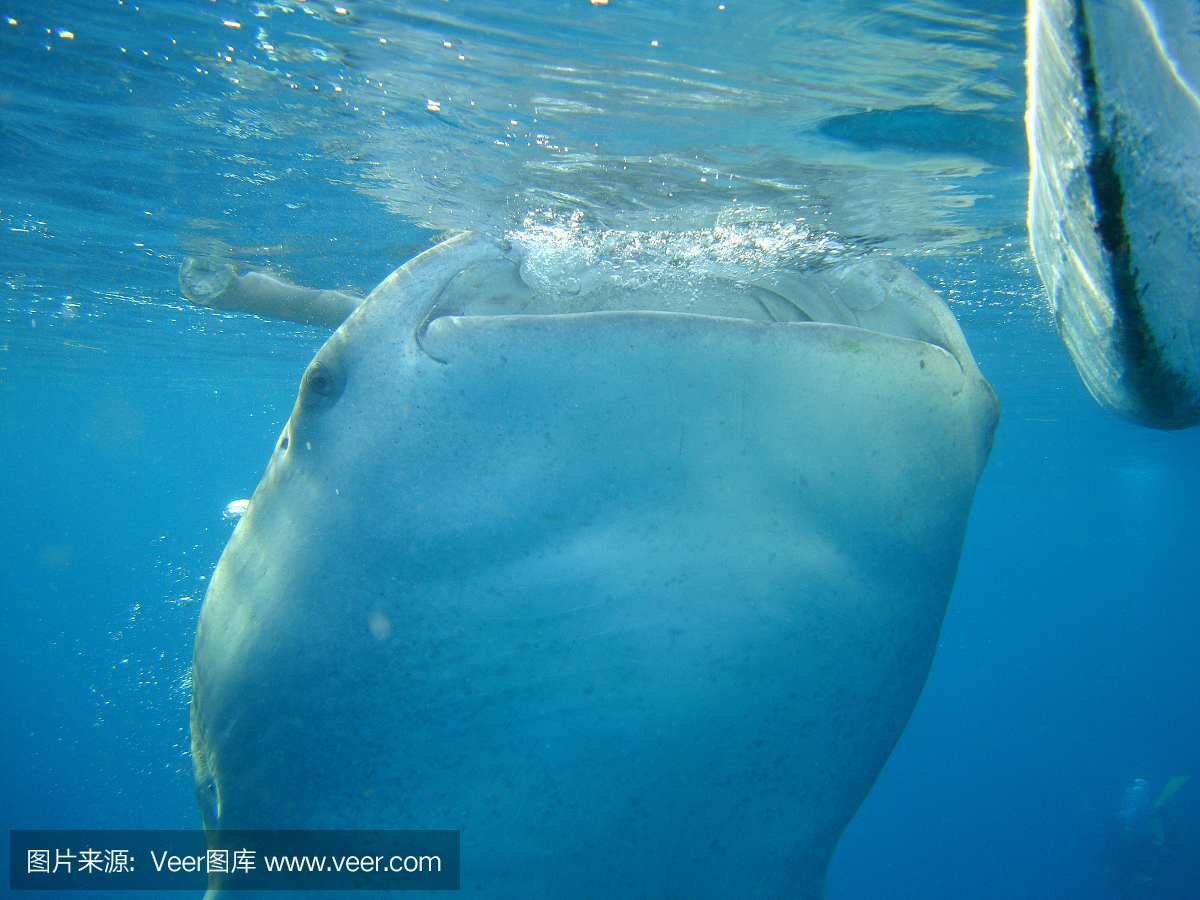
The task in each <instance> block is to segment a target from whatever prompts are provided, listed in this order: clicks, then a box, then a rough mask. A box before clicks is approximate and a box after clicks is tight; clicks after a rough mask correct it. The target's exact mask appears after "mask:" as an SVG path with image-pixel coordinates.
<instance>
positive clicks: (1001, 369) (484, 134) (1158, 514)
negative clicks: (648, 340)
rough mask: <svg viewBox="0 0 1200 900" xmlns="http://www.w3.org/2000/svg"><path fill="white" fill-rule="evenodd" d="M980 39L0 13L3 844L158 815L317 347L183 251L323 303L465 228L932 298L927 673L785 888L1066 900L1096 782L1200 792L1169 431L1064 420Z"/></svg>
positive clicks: (951, 9) (272, 6) (1187, 564)
mask: <svg viewBox="0 0 1200 900" xmlns="http://www.w3.org/2000/svg"><path fill="white" fill-rule="evenodd" d="M1023 15H1024V10H1023V8H1022V7H1021V5H1020V4H1018V3H1013V2H975V3H963V4H953V3H941V2H935V0H903V2H902V0H895V2H887V0H878V2H854V0H821V2H796V0H791V2H785V0H741V2H739V0H726V2H725V3H724V4H721V3H719V2H716V0H704V2H699V0H676V2H662V0H658V2H654V0H607V2H598V0H591V2H589V0H560V2H556V0H545V2H541V0H517V2H495V0H488V2H466V0H420V2H393V3H384V2H365V0H362V2H356V0H342V2H341V3H329V2H324V0H304V2H301V0H280V2H276V3H253V2H231V0H187V2H185V0H173V2H167V0H157V2H155V0H151V2H134V0H78V2H54V3H30V2H25V0H20V2H11V0H0V478H3V494H2V495H3V496H4V497H5V498H6V500H5V504H4V507H5V511H6V527H5V529H3V531H2V532H0V591H2V593H3V603H2V607H3V608H2V611H0V616H3V634H4V637H3V641H4V651H3V653H2V654H0V657H3V666H4V668H3V678H4V682H5V684H6V685H7V686H8V687H7V688H6V690H5V691H4V692H3V695H2V696H3V699H2V700H0V710H2V711H3V714H2V715H0V734H3V742H2V744H0V753H3V759H4V761H5V765H3V766H0V772H3V775H2V776H0V778H2V779H3V782H2V783H3V788H2V789H0V790H2V793H3V795H4V796H5V797H7V798H9V799H8V802H7V803H6V804H5V813H4V821H5V823H6V826H5V827H10V828H22V827H41V826H45V827H90V826H100V827H191V826H193V825H194V824H196V823H197V822H198V816H197V814H196V813H195V811H194V803H193V800H192V797H191V790H192V789H191V784H190V765H191V764H190V760H189V758H188V755H187V701H188V697H189V692H190V683H189V681H188V678H189V675H188V666H189V662H190V654H191V640H192V633H193V630H194V627H195V618H196V614H197V611H198V606H199V602H198V601H199V598H201V597H202V596H203V592H204V588H205V585H206V579H207V576H208V574H209V572H210V571H211V568H212V566H213V565H214V564H215V561H216V559H217V556H218V555H219V553H220V550H221V547H222V546H223V544H224V542H225V540H226V539H227V537H228V533H229V525H228V524H227V523H226V522H224V521H222V518H221V511H222V509H223V508H224V507H225V505H226V504H227V503H229V502H230V501H231V500H234V499H237V498H239V497H245V496H248V495H249V492H251V491H252V490H253V488H254V485H255V483H256V482H257V479H258V477H259V474H260V473H261V471H262V468H263V466H264V465H265V462H266V459H267V457H268V455H269V452H270V447H271V445H272V442H273V440H274V438H275V437H276V435H277V434H278V430H279V427H280V426H281V424H282V422H283V421H284V420H285V419H286V417H287V414H288V410H289V409H290V407H291V403H292V401H293V399H294V397H295V391H296V384H297V382H298V380H299V376H300V374H301V372H302V371H303V368H304V366H305V365H306V364H307V362H308V360H309V359H310V358H311V355H312V353H313V351H314V350H315V349H316V347H318V346H319V345H320V344H321V343H322V341H323V340H324V337H325V335H324V334H322V333H321V332H319V331H318V330H315V329H302V328H298V327H295V326H290V325H286V324H281V323H274V322H265V321H261V320H256V319H253V318H251V317H247V316H238V315H231V314H222V313H217V312H213V311H208V310H200V309H196V308H193V307H191V306H189V305H188V304H187V303H186V302H185V301H184V300H183V299H182V298H181V296H180V294H179V291H178V283H177V271H178V267H179V263H180V260H181V259H182V258H183V257H184V256H187V255H207V256H215V257H220V258H227V259H231V260H233V261H235V262H236V263H237V264H238V265H240V266H244V267H254V268H258V269H261V270H269V271H274V272H276V273H278V274H281V275H284V276H286V277H288V278H290V279H292V280H294V281H296V282H298V283H303V284H312V285H319V286H322V287H340V288H342V289H345V290H350V291H356V292H359V293H365V292H366V291H368V290H370V289H371V287H373V286H374V285H375V284H376V283H377V282H378V281H379V280H381V279H382V278H383V277H384V276H386V275H387V273H388V272H389V271H391V269H392V268H394V267H395V266H396V265H398V264H399V263H400V262H403V261H404V260H405V259H407V258H408V257H410V256H411V255H413V254H414V253H416V252H418V251H420V250H421V249H424V248H425V247H427V246H429V244H430V243H431V242H432V241H433V240H435V239H436V238H437V237H438V236H439V235H440V234H442V233H444V232H446V231H449V230H456V229H461V228H467V227H471V228H479V229H483V230H487V231H490V232H492V233H495V234H507V233H516V234H519V235H520V236H521V239H522V241H523V242H524V243H526V244H527V245H529V246H535V247H536V246H538V245H539V244H540V245H542V246H547V247H549V246H561V245H570V246H574V247H577V248H587V247H595V246H598V245H604V246H606V247H609V248H612V247H617V248H621V249H622V252H623V254H624V255H625V256H626V257H629V258H635V262H636V264H637V265H638V266H641V267H643V268H644V269H645V270H646V271H647V272H648V273H650V274H653V269H654V268H655V265H656V262H657V261H659V260H661V259H667V258H673V259H690V258H701V257H703V256H704V254H705V253H709V252H716V251H714V250H713V248H714V247H717V248H719V250H720V252H722V253H736V254H743V255H744V259H745V261H746V263H747V264H748V265H761V264H764V263H770V264H773V265H774V264H778V265H787V264H789V263H794V264H802V263H804V262H805V261H807V260H811V259H812V258H814V256H820V255H823V254H825V255H828V254H837V255H853V254H857V253H862V252H864V251H866V250H869V249H875V250H879V251H881V252H884V253H888V254H891V255H893V256H894V257H895V258H897V259H898V260H900V261H901V262H903V263H904V264H905V265H908V266H910V267H911V268H913V269H914V270H915V271H917V272H918V274H920V275H921V276H922V277H923V278H925V279H926V280H927V281H929V282H930V283H931V284H932V285H933V286H934V287H935V288H936V289H938V290H940V291H942V292H943V295H944V296H946V297H947V299H948V300H949V301H950V303H951V306H952V308H953V309H954V311H955V313H956V315H958V316H959V319H960V321H961V323H962V325H963V329H964V331H965V332H966V335H967V338H968V340H969V341H970V343H971V346H972V349H973V350H974V352H975V355H976V357H977V358H978V361H979V363H980V366H981V368H982V369H983V371H984V373H985V374H986V375H987V376H988V378H989V379H990V380H991V382H992V384H993V386H994V387H995V388H996V391H997V394H998V395H999V397H1000V399H1001V403H1002V405H1003V408H1004V412H1003V418H1002V422H1001V426H1000V432H999V434H998V437H997V443H996V449H995V452H994V454H993V457H992V460H991V463H990V465H989V468H988V471H987V472H986V473H985V475H984V479H983V483H982V484H981V486H980V489H979V493H978V496H977V500H976V504H975V508H974V511H973V516H972V524H971V530H970V533H969V535H968V540H967V546H966V549H965V552H964V557H963V563H962V568H961V571H960V577H959V581H958V586H957V588H956V592H955V597H954V599H953V600H952V602H951V606H950V613H949V616H948V618H947V622H946V627H945V630H944V632H943V641H942V645H941V649H940V651H939V656H938V659H937V661H936V663H935V665H934V669H933V672H932V675H931V677H930V681H929V684H928V685H927V688H926V691H925V694H924V696H923V699H922V701H921V703H920V705H919V706H918V708H917V712H916V714H915V716H914V718H913V721H912V723H911V724H910V726H909V729H908V731H907V732H906V734H905V737H904V738H903V740H902V741H901V743H900V745H899V747H898V748H897V750H896V752H895V753H894V754H893V757H892V760H891V762H890V763H889V765H888V768H887V769H886V770H885V772H884V774H883V776H882V777H881V779H880V781H879V783H878V785H877V786H876V789H875V791H874V792H873V793H872V795H871V797H870V798H869V799H868V801H867V803H866V805H865V806H864V808H863V810H862V811H861V813H860V814H859V816H858V818H857V819H856V820H855V822H854V823H853V825H852V826H851V828H850V830H849V831H848V832H847V834H846V837H845V838H844V840H843V842H842V845H841V847H840V848H839V851H838V855H837V856H836V857H835V859H834V865H833V869H832V870H831V875H830V884H829V897H830V898H831V900H841V898H854V897H873V898H886V897H913V898H935V897H945V898H951V897H962V896H976V897H997V898H1000V897H1004V898H1012V897H1035V896H1036V897H1042V896H1054V897H1081V898H1082V897H1103V896H1109V895H1108V894H1106V893H1105V892H1106V891H1107V890H1108V887H1107V886H1106V885H1105V883H1104V881H1103V878H1102V877H1101V875H1100V871H1099V862H1098V851H1097V849H1096V845H1097V841H1098V838H1097V835H1098V834H1099V833H1100V831H1101V830H1102V829H1103V827H1104V825H1105V823H1106V822H1107V821H1108V819H1109V818H1110V817H1111V816H1112V813H1113V811H1114V810H1115V809H1116V808H1117V806H1118V805H1119V803H1120V798H1121V792H1122V791H1123V789H1124V787H1125V786H1126V785H1127V783H1128V782H1129V781H1130V780H1131V779H1132V778H1134V777H1146V778H1148V779H1150V780H1151V781H1152V782H1154V781H1157V783H1159V784H1161V783H1163V782H1165V780H1166V779H1167V778H1169V777H1171V776H1173V775H1177V774H1184V773H1191V772H1196V770H1197V769H1200V761H1198V759H1197V756H1196V747H1197V746H1200V741H1197V737H1198V735H1197V731H1196V725H1195V723H1196V722H1197V721H1198V719H1197V713H1198V712H1200V710H1198V708H1197V706H1198V703H1197V696H1198V690H1197V689H1198V688H1200V675H1198V673H1197V669H1196V667H1195V662H1194V661H1195V659H1196V658H1200V614H1198V612H1197V605H1196V603H1195V599H1196V598H1197V597H1200V575H1198V566H1197V562H1196V555H1195V541H1194V538H1192V537H1189V535H1191V534H1194V519H1195V510H1196V509H1197V508H1198V506H1200V502H1198V501H1200V469H1198V464H1197V460H1198V459H1200V454H1198V451H1200V442H1198V441H1200V439H1198V438H1197V435H1196V434H1195V433H1194V432H1184V433H1174V434H1163V433H1157V432H1150V431H1146V430H1142V429H1138V428H1136V427H1135V426H1132V425H1128V424H1126V423H1123V422H1121V421H1118V420H1116V419H1114V418H1111V417H1110V416H1108V415H1107V414H1106V413H1104V412H1102V411H1101V410H1100V409H1099V408H1098V407H1097V406H1096V405H1095V404H1094V403H1093V402H1092V400H1091V399H1090V398H1089V397H1088V396H1087V394H1086V391H1085V390H1084V389H1083V387H1082V386H1081V384H1080V383H1079V380H1078V378H1077V377H1076V375H1075V373H1074V370H1073V368H1072V367H1071V365H1070V362H1069V360H1068V359H1067V356H1066V353H1065V351H1064V350H1063V348H1062V346H1061V343H1060V342H1059V340H1058V338H1057V336H1056V335H1055V334H1054V331H1053V323H1052V322H1051V321H1050V318H1049V315H1048V314H1047V313H1046V312H1045V305H1044V299H1043V297H1042V294H1041V287H1040V285H1039V284H1038V283H1037V282H1036V279H1035V278H1034V277H1033V276H1032V275H1031V265H1030V262H1029V256H1028V241H1027V237H1026V234H1025V225H1024V214H1025V212H1024V205H1025V191H1026V178H1027V164H1026V157H1025V145H1024V125H1023V121H1022V115H1023V111H1024V71H1023V44H1024V30H1023V29H1024V22H1023ZM626 251H627V252H626ZM635 251H636V252H635ZM1197 774H1200V773H1197Z"/></svg>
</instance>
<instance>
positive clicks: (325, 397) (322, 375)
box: [300, 360, 345, 410]
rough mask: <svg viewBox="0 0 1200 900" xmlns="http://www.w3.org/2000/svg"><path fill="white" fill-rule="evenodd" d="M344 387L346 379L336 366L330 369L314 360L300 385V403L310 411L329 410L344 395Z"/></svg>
mask: <svg viewBox="0 0 1200 900" xmlns="http://www.w3.org/2000/svg"><path fill="white" fill-rule="evenodd" d="M344 387H345V379H344V377H343V375H342V373H341V371H340V370H339V368H338V367H337V366H336V365H335V366H333V367H330V366H328V365H326V364H325V363H323V362H321V361H319V360H314V361H313V363H312V364H311V365H310V366H309V367H308V371H307V372H305V373H304V380H303V381H302V382H301V383H300V401H301V403H302V404H303V405H304V406H305V407H307V408H308V409H312V410H323V409H329V407H331V406H333V404H334V403H336V402H337V399H338V397H340V396H341V395H342V388H344Z"/></svg>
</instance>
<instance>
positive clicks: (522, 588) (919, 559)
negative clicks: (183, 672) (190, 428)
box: [192, 234, 998, 898]
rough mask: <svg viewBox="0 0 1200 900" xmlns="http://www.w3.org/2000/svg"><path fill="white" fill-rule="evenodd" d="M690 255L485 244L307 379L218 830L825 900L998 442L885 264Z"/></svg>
mask: <svg viewBox="0 0 1200 900" xmlns="http://www.w3.org/2000/svg"><path fill="white" fill-rule="evenodd" d="M678 249H679V248H678V247H675V249H674V250H673V249H672V247H670V246H666V247H650V248H646V247H642V248H641V249H636V248H631V247H629V246H627V245H622V246H621V247H615V245H611V244H608V245H606V244H605V243H604V242H597V243H595V244H593V245H590V246H588V247H584V248H581V247H579V246H572V247H554V246H549V245H547V244H544V243H543V244H541V245H538V244H537V243H536V241H533V240H532V239H531V240H527V241H526V243H525V244H522V243H520V242H519V241H498V240H495V239H492V238H489V237H486V236H483V235H479V234H463V235H459V236H457V237H454V238H451V239H450V240H448V241H446V242H444V243H442V244H440V245H438V246H436V247H434V248H433V249H431V250H429V251H427V252H426V253H424V254H422V255H421V256H419V257H417V258H416V259H414V260H413V261H411V262H410V263H408V264H407V265H405V266H403V267H402V268H401V269H399V270H397V271H396V272H395V273H393V275H391V276H390V277H389V278H388V279H387V280H386V281H384V282H383V283H382V284H381V285H380V286H379V287H378V288H377V289H376V290H375V291H374V292H373V293H372V294H371V296H370V297H369V298H368V299H367V301H366V302H365V303H363V305H362V306H361V307H360V308H359V309H358V310H357V311H356V312H355V313H354V314H353V315H351V316H350V318H349V319H347V321H346V322H345V323H344V324H343V325H342V327H341V328H340V329H339V330H338V331H337V332H336V333H335V334H334V335H333V337H331V338H330V339H329V341H328V342H327V343H326V344H325V346H324V347H322V349H321V350H320V351H319V352H318V353H317V355H316V357H315V359H314V360H313V362H312V363H311V364H310V365H309V367H308V369H307V371H306V372H305V374H304V377H303V379H302V381H301V385H300V391H299V396H298V398H297V401H296V405H295V408H294V409H293V411H292V414H291V417H290V419H289V420H288V423H287V425H286V427H285V428H284V430H283V433H282V435H281V436H280V439H279V441H278V444H277V445H276V447H275V450H274V453H273V454H272V457H271V460H270V463H269V464H268V466H267V470H266V473H265V474H264V476H263V478H262V481H261V483H260V484H259V486H258V489H257V490H256V491H255V493H254V496H253V498H252V500H251V502H250V504H249V506H248V507H247V509H246V511H245V513H244V515H243V516H242V518H241V520H240V522H239V523H238V526H237V528H236V530H235V531H234V533H233V536H232V538H231V539H230V541H229V545H228V546H227V548H226V550H225V552H224V554H223V556H222V558H221V561H220V563H219V565H218V567H217V570H216V572H215V574H214V576H213V578H212V582H211V586H210V588H209V591H208V594H207V597H206V599H205V603H204V607H203V610H202V613H201V619H200V625H199V631H198V634H197V639H196V649H195V658H194V697H193V707H192V733H193V751H194V760H195V770H196V780H197V793H198V796H199V798H200V804H201V808H202V810H203V815H204V820H205V824H206V826H207V827H208V828H209V829H211V830H229V829H241V828H270V829H281V828H282V829H316V828H330V829H336V828H356V829H364V828H371V829H455V830H459V831H460V832H461V841H462V886H463V888H464V889H469V890H471V891H473V892H474V893H475V894H476V895H478V896H481V897H497V898H499V897H539V896H568V895H570V896H575V897H581V898H589V897H596V898H600V897H604V898H609V897H612V896H615V895H618V894H620V895H627V896H638V897H645V898H652V897H677V896H687V897H693V898H700V897H727V896H732V895H739V896H740V895H742V894H764V895H770V896H778V895H784V894H787V895H789V896H796V897H818V896H820V894H821V891H822V885H823V881H824V873H825V869H826V867H827V865H828V862H829V859H830V856H831V855H832V853H833V850H834V847H835V845H836V843H837V840H838V838H839V836H840V835H841V832H842V830H843V829H844V828H845V826H846V824H847V823H848V822H849V820H850V818H851V817H852V816H853V814H854V812H855V810H856V809H857V808H858V806H859V804H860V803H861V802H862V800H863V799H864V797H865V796H866V794H867V792H868V791H869V789H870V787H871V785H872V783H873V782H874V780H875V778H876V776H877V775H878V773H879V771H880V769H881V768H882V766H883V764H884V762H885V761H886V759H887V757H888V754H889V753H890V751H891V749H892V747H893V746H894V744H895V742H896V740H897V739H898V737H899V735H900V733H901V731H902V730H903V728H904V725H905V723H906V722H907V720H908V717H909V714H910V712H911V710H912V708H913V705H914V704H915V702H916V700H917V697H918V695H919V693H920V690H921V687H922V685H923V684H924V681H925V677H926V674H927V672H928V669H929V665H930V662H931V660H932V656H933V652H934V648H935V645H936V640H937V635H938V631H939V628H940V625H941V621H942V616H943V613H944V610H945V607H946V603H947V600H948V598H949V596H950V592H951V588H952V586H953V582H954V576H955V572H956V569H957V565H958V559H959V554H960V552H961V547H962V542H963V536H964V531H965V528H966V524H967V518H968V513H969V510H970V505H971V499H972V496H973V493H974V490H975V486H976V483H977V481H978V478H979V476H980V473H981V471H982V468H983V466H984V463H985V461H986V459H987V456H988V453H989V450H990V447H991V441H992V435H993V432H994V429H995V425H996V421H997V414H998V408H997V404H996V400H995V397H994V395H993V393H992V391H991V389H990V388H989V387H988V385H987V383H986V381H985V380H984V379H983V377H982V376H981V375H980V373H979V370H978V368H977V367H976V365H975V362H974V360H973V359H972V358H971V355H970V351H969V350H968V349H967V345H966V342H965V341H964V339H963V336H962V333H961V331H960V330H959V328H958V326H957V324H956V323H955V321H954V318H953V316H952V315H951V314H950V311H949V310H948V308H947V307H946V306H945V304H944V303H943V302H942V301H941V300H940V298H938V297H937V295H936V294H934V293H933V292H932V291H931V290H930V289H929V288H928V287H927V286H925V285H924V283H923V282H921V281H920V280H919V279H917V278H916V277H915V276H914V275H912V274H911V273H910V272H908V271H907V270H904V269H903V268H902V267H900V266H898V265H896V264H895V263H893V262H891V261H889V260H887V259H883V258H875V257H861V256H857V257H854V258H846V259H835V260H823V261H821V262H819V263H814V264H813V265H811V266H809V267H807V268H798V269H784V268H771V267H763V266H761V265H758V264H756V263H755V262H754V260H753V259H751V260H750V261H747V259H746V257H745V255H744V254H740V253H731V254H727V255H725V256H721V255H720V254H719V253H717V254H715V255H714V253H708V252H707V251H705V252H704V253H700V254H695V255H694V256H693V257H692V258H690V260H688V261H687V264H680V265H674V264H672V263H671V260H672V253H674V252H675V251H676V250H678ZM693 249H695V248H693ZM709 249H712V248H709ZM635 250H636V252H635ZM618 251H619V252H618ZM639 253H640V254H642V256H641V257H639V256H638V254H639ZM640 260H642V261H644V260H649V261H650V262H651V263H652V265H650V266H649V267H647V266H643V265H642V262H641V261H640ZM647 272H652V273H654V274H653V275H650V276H648V275H647V274H646V273H647ZM213 887H214V890H216V889H218V888H219V887H220V885H219V883H217V882H214V884H213Z"/></svg>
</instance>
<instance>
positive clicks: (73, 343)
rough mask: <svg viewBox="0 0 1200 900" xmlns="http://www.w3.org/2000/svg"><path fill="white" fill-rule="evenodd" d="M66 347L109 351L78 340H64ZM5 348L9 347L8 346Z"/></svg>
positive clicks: (102, 351)
mask: <svg viewBox="0 0 1200 900" xmlns="http://www.w3.org/2000/svg"><path fill="white" fill-rule="evenodd" d="M63 346H64V347H75V348H76V349H79V350H99V351H100V352H101V353H107V352H108V351H107V350H105V349H104V348H103V347H93V346H92V345H91V344H81V343H79V342H78V341H63ZM5 349H8V348H7V347H6V348H5Z"/></svg>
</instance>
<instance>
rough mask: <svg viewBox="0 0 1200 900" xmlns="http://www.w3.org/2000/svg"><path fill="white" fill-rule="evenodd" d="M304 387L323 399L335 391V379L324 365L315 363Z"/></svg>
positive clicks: (307, 375)
mask: <svg viewBox="0 0 1200 900" xmlns="http://www.w3.org/2000/svg"><path fill="white" fill-rule="evenodd" d="M304 387H305V388H306V389H307V390H310V391H312V392H313V393H314V394H317V395H319V396H321V397H326V396H328V395H329V394H330V393H331V392H332V391H333V378H332V376H330V374H329V367H328V366H326V365H325V364H324V363H314V364H313V365H312V367H311V368H310V369H309V370H308V372H307V373H306V374H305V376H304Z"/></svg>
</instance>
